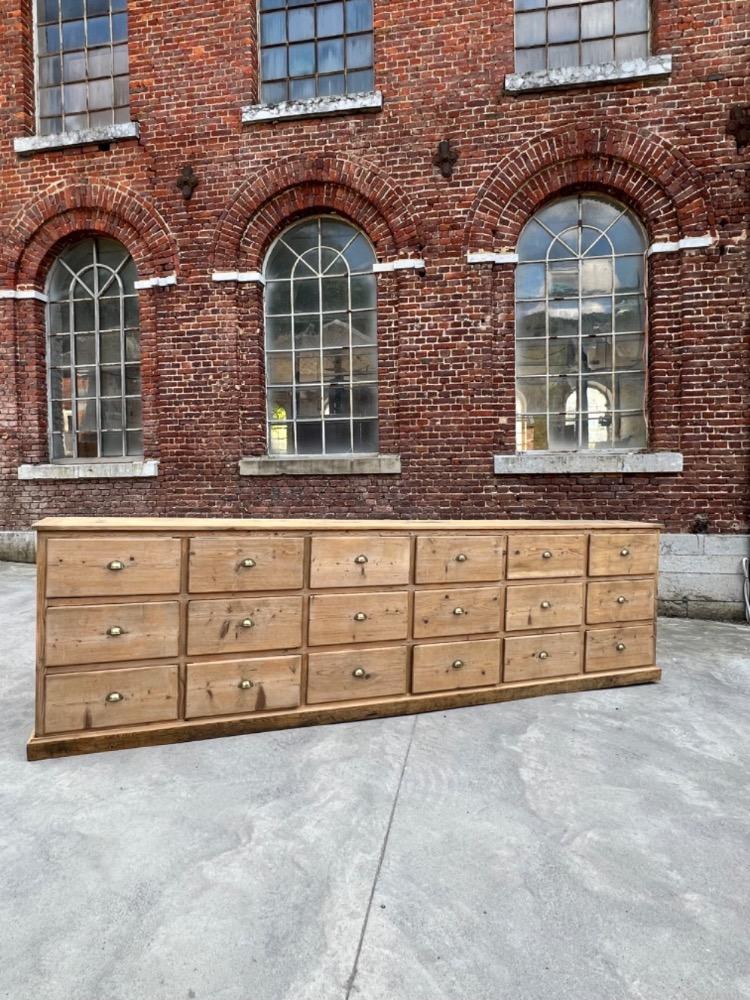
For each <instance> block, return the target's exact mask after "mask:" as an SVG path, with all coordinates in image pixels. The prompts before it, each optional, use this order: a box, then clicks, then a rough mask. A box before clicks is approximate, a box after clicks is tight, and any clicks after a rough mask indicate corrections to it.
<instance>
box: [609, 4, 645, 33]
mask: <svg viewBox="0 0 750 1000" xmlns="http://www.w3.org/2000/svg"><path fill="white" fill-rule="evenodd" d="M648 4H649V0H615V27H616V29H617V32H618V34H625V33H626V32H636V31H648Z"/></svg>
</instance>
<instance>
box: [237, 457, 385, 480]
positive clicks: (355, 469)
mask: <svg viewBox="0 0 750 1000" xmlns="http://www.w3.org/2000/svg"><path fill="white" fill-rule="evenodd" d="M400 473H401V456H400V455H345V456H343V457H338V456H335V455H323V456H310V457H309V458H306V457H305V458H301V457H300V458H297V457H295V458H285V457H282V456H278V455H262V456H260V457H258V458H241V459H240V475H241V476H398V475H400Z"/></svg>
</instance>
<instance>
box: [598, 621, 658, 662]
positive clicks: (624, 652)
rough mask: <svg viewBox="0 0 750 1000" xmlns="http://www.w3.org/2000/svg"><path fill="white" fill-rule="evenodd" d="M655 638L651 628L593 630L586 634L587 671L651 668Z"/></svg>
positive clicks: (634, 626) (639, 626)
mask: <svg viewBox="0 0 750 1000" xmlns="http://www.w3.org/2000/svg"><path fill="white" fill-rule="evenodd" d="M655 638H656V636H655V631H654V627H653V626H652V625H631V626H630V627H627V626H626V627H625V628H598V629H592V630H591V631H589V632H587V633H586V670H587V671H592V670H622V669H625V668H627V667H650V666H651V664H652V663H653V662H654V658H655V655H654V654H655V649H654V642H655Z"/></svg>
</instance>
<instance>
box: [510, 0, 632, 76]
mask: <svg viewBox="0 0 750 1000" xmlns="http://www.w3.org/2000/svg"><path fill="white" fill-rule="evenodd" d="M515 3H516V8H515V9H516V72H517V73H530V72H533V71H534V70H548V69H561V68H564V67H568V66H589V65H593V64H597V63H622V62H626V61H627V60H628V59H646V58H648V55H649V30H650V23H649V0H515Z"/></svg>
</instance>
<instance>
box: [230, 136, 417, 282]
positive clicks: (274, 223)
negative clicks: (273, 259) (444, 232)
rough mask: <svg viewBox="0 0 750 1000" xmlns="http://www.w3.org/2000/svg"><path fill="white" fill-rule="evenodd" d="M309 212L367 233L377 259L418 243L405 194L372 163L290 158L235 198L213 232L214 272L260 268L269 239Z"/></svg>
mask: <svg viewBox="0 0 750 1000" xmlns="http://www.w3.org/2000/svg"><path fill="white" fill-rule="evenodd" d="M312 211H321V212H323V211H330V212H336V213H339V214H341V215H343V216H345V217H346V218H348V219H349V220H350V221H351V222H353V223H355V224H356V225H358V226H359V227H360V228H361V229H362V230H364V232H366V233H367V235H368V236H369V238H370V239H371V240H372V243H373V245H374V246H375V250H376V252H377V253H378V256H380V257H387V256H390V255H394V254H398V253H406V252H408V251H416V250H417V249H418V248H419V247H420V246H421V245H422V244H423V239H422V237H421V233H420V231H419V228H418V226H417V224H416V223H415V222H414V213H413V212H412V211H410V209H409V203H408V200H407V198H406V196H405V194H404V193H403V192H402V190H401V189H400V188H399V187H398V186H397V185H396V184H395V183H394V182H393V181H392V180H391V179H390V178H388V177H386V176H385V175H383V174H381V173H380V172H379V171H377V170H376V169H375V168H374V167H373V166H372V165H370V164H367V163H363V162H355V161H354V160H350V159H348V158H346V157H343V156H304V157H300V156H295V157H291V158H289V159H287V160H285V161H282V162H281V163H279V164H278V165H276V166H274V167H273V169H271V170H268V171H266V172H264V173H262V174H259V175H258V176H257V177H253V178H251V179H250V180H248V181H246V182H245V183H244V184H243V185H242V186H241V187H240V189H239V190H238V192H237V193H236V194H235V196H234V198H233V199H232V202H231V204H230V206H229V208H228V209H227V211H226V212H225V213H224V216H223V218H222V220H221V222H220V224H219V227H218V231H217V234H216V240H215V242H214V250H213V255H212V256H213V267H214V270H217V271H234V270H238V269H239V270H260V268H261V267H262V265H263V258H264V255H265V252H266V249H267V247H268V245H269V243H270V242H271V241H272V240H273V238H274V237H275V236H276V235H278V233H279V232H280V231H281V230H282V229H283V228H284V226H285V225H286V224H287V223H288V222H290V221H292V220H293V219H294V218H296V217H299V216H300V215H304V214H306V213H308V212H312Z"/></svg>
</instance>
